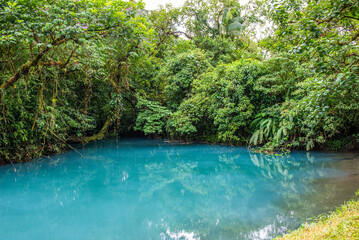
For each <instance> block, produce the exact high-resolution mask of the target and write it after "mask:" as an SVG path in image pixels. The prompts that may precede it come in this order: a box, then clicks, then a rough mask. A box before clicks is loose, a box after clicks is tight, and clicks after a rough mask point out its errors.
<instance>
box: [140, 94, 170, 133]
mask: <svg viewBox="0 0 359 240" xmlns="http://www.w3.org/2000/svg"><path fill="white" fill-rule="evenodd" d="M136 108H137V109H138V116H137V120H136V126H135V128H134V129H135V130H141V131H143V132H144V133H145V134H146V135H147V134H155V133H157V134H160V133H162V132H163V130H164V125H165V120H166V118H168V117H169V116H170V114H171V111H169V110H168V109H166V108H165V107H163V106H161V105H160V104H159V103H157V102H154V101H149V100H146V99H144V98H141V97H139V98H138V102H137V106H136Z"/></svg>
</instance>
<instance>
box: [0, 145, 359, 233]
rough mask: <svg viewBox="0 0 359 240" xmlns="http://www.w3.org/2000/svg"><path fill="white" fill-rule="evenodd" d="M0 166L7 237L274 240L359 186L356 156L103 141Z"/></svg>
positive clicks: (0, 227) (0, 207)
mask: <svg viewBox="0 0 359 240" xmlns="http://www.w3.org/2000/svg"><path fill="white" fill-rule="evenodd" d="M78 151H79V153H77V152H75V151H70V152H67V153H64V154H60V155H55V156H51V157H50V158H41V159H38V160H36V161H34V162H30V163H24V164H15V165H7V166H2V167H0V239H7V240H11V239H37V240H40V239H66V240H69V239H86V240H87V239H121V240H122V239H140V240H142V239H271V238H273V237H275V236H276V235H279V234H282V233H284V232H285V231H287V230H289V229H294V228H296V227H298V226H300V224H301V223H303V222H305V220H306V219H308V218H310V217H313V216H316V215H318V214H320V213H323V212H326V211H329V210H332V209H333V207H334V206H336V205H339V204H341V203H343V201H345V200H348V199H350V198H351V197H352V196H353V194H354V192H355V191H356V190H357V189H358V188H359V177H358V176H359V161H358V156H356V155H355V154H333V153H324V152H313V153H307V152H294V153H292V154H290V155H287V156H279V157H276V156H268V155H261V154H254V153H251V152H249V151H248V149H247V148H244V147H230V146H219V145H206V144H180V143H177V144H176V143H168V142H165V141H161V140H146V139H125V140H119V141H117V142H116V141H115V140H105V141H99V142H96V143H93V144H90V145H88V146H86V148H83V149H79V150H78Z"/></svg>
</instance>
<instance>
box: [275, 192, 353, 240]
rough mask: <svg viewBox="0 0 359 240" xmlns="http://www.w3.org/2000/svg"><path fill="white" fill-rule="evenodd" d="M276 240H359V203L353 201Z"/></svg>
mask: <svg viewBox="0 0 359 240" xmlns="http://www.w3.org/2000/svg"><path fill="white" fill-rule="evenodd" d="M358 193H359V192H358ZM358 193H357V195H358ZM276 239H278V240H285V239H306V240H312V239H338V240H344V239H350V240H351V239H353V240H354V239H359V201H358V200H351V201H349V202H347V203H345V204H344V205H343V206H341V207H339V208H337V209H336V211H334V212H333V213H331V214H330V215H327V216H325V217H324V218H321V219H320V220H317V221H316V222H313V223H306V224H305V225H304V226H302V227H301V228H299V229H297V230H295V231H293V232H290V233H288V234H286V235H284V236H281V237H278V238H276Z"/></svg>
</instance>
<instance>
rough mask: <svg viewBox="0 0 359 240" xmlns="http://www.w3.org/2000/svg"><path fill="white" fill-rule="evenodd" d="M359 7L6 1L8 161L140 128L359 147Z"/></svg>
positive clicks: (2, 58) (224, 0) (261, 1)
mask: <svg viewBox="0 0 359 240" xmlns="http://www.w3.org/2000/svg"><path fill="white" fill-rule="evenodd" d="M358 14H359V3H358V2H357V1H354V0H341V1H335V0H323V1H312V0H294V1H292V0H258V1H257V2H250V3H249V4H247V5H244V6H243V5H240V4H239V2H238V1H235V0H206V1H199V0H188V1H186V3H185V4H184V6H183V7H182V8H173V7H172V6H169V5H168V6H166V7H161V8H159V9H158V10H155V11H151V12H149V11H146V10H145V9H144V4H143V3H142V2H141V1H140V2H135V1H122V0H114V1H107V0H100V1H98V0H97V1H94V0H88V1H85V0H79V1H74V0H64V1H55V0H50V1H44V0H33V1H28V0H17V1H8V2H6V1H2V2H1V3H0V109H1V110H0V111H1V114H0V159H2V161H5V162H13V161H23V160H27V159H30V158H33V157H36V156H39V155H42V154H50V153H52V152H57V151H61V149H63V148H64V147H65V146H66V145H67V144H68V143H70V142H84V143H87V142H89V141H91V140H96V139H101V138H103V137H106V136H113V135H116V136H117V135H119V134H121V133H124V132H126V131H132V130H133V129H136V130H139V131H142V132H144V133H145V134H151V135H156V136H170V137H172V138H184V139H189V140H190V139H194V140H201V141H203V140H204V141H211V142H225V143H230V144H249V145H251V146H260V147H261V149H264V150H266V151H269V152H272V151H275V150H277V149H281V150H289V149H306V150H310V149H313V148H328V147H329V148H331V149H335V150H339V149H343V148H346V149H355V148H357V147H358V144H357V142H358V141H357V140H356V139H357V137H356V136H357V134H358V129H359V112H358V109H359V105H358V104H359V47H358V40H359V32H358V28H359V21H358V19H359V15H358ZM264 20H265V21H266V22H268V23H270V24H268V26H269V27H270V28H271V31H270V32H269V33H270V34H267V37H265V38H263V39H261V40H260V42H258V41H257V39H258V38H257V36H256V35H257V30H256V29H257V26H258V24H261V23H263V22H264ZM110 130H111V131H110Z"/></svg>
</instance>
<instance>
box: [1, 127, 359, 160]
mask: <svg viewBox="0 0 359 240" xmlns="http://www.w3.org/2000/svg"><path fill="white" fill-rule="evenodd" d="M115 139H117V140H125V139H151V140H163V141H166V142H168V143H176V144H207V145H219V146H233V147H248V146H247V145H241V144H234V145H232V144H228V143H220V142H219V143H217V142H208V141H186V140H180V139H177V140H176V139H167V138H162V137H151V136H145V135H144V134H141V133H137V132H136V133H134V132H130V133H125V134H124V135H123V136H121V137H118V138H113V137H107V138H104V139H102V140H98V141H104V140H115ZM88 144H91V143H88ZM88 144H85V145H83V144H81V143H72V144H69V146H66V147H65V148H63V149H61V151H59V152H56V153H50V154H44V155H42V156H39V157H37V158H31V159H26V160H24V161H22V162H12V163H9V162H6V161H5V160H4V159H0V166H4V165H10V164H21V163H26V162H32V161H34V160H36V159H38V158H44V157H49V158H51V157H53V156H56V155H58V154H63V153H66V152H68V151H73V150H77V149H82V148H86V145H88ZM248 148H249V149H250V147H248ZM297 151H304V149H296V150H292V151H291V152H290V153H293V152H297ZM309 152H313V153H314V152H324V153H335V154H341V153H343V154H346V153H352V154H357V155H358V156H359V150H358V149H356V148H349V149H348V148H345V149H341V150H337V151H334V150H330V149H329V148H328V147H325V146H322V147H317V148H315V149H313V150H310V151H309ZM278 153H280V152H278ZM263 154H268V155H271V153H263ZM286 154H287V153H286Z"/></svg>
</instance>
